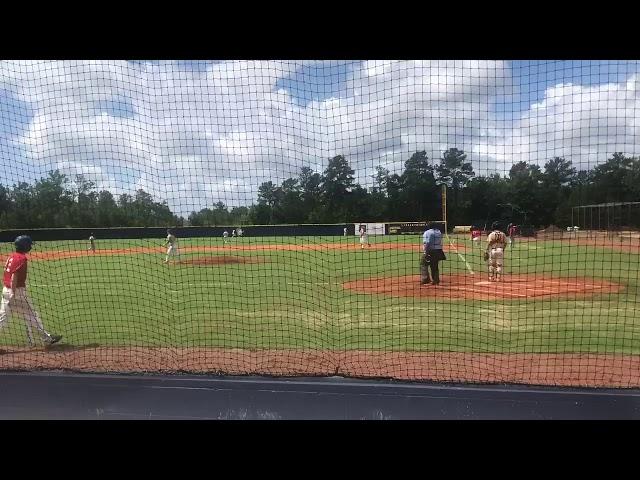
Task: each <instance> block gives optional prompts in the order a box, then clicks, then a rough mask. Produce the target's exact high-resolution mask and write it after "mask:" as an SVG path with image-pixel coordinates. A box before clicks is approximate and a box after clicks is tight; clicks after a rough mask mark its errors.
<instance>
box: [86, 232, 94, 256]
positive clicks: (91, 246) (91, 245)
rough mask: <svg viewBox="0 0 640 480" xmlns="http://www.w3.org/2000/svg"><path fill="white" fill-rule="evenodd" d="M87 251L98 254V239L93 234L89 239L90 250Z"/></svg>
mask: <svg viewBox="0 0 640 480" xmlns="http://www.w3.org/2000/svg"><path fill="white" fill-rule="evenodd" d="M87 251H88V252H93V253H96V237H94V236H93V233H92V234H91V236H90V237H89V248H88V249H87Z"/></svg>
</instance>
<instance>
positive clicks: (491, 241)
mask: <svg viewBox="0 0 640 480" xmlns="http://www.w3.org/2000/svg"><path fill="white" fill-rule="evenodd" d="M491 228H492V230H493V231H492V232H491V233H490V234H489V236H488V237H487V248H486V250H485V252H484V259H485V261H488V262H489V280H490V281H491V282H496V281H500V280H501V277H502V264H503V261H504V250H505V248H507V236H506V235H505V234H504V233H503V232H501V231H500V229H499V225H498V222H493V224H492V225H491Z"/></svg>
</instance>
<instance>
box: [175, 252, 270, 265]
mask: <svg viewBox="0 0 640 480" xmlns="http://www.w3.org/2000/svg"><path fill="white" fill-rule="evenodd" d="M265 261H266V260H265V259H264V258H256V257H234V256H229V255H217V256H215V257H197V258H188V259H184V260H180V261H179V262H178V264H179V265H200V266H210V265H238V264H239V265H242V264H246V263H264V262H265Z"/></svg>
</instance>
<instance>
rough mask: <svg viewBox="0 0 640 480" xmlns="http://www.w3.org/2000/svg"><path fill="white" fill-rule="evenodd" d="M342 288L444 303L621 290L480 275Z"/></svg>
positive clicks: (584, 281) (583, 281)
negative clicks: (425, 282)
mask: <svg viewBox="0 0 640 480" xmlns="http://www.w3.org/2000/svg"><path fill="white" fill-rule="evenodd" d="M343 287H344V288H346V289H349V290H353V291H356V292H358V293H374V294H382V295H389V296H392V297H416V298H441V299H446V300H457V299H470V300H497V299H512V300H526V299H535V298H579V297H588V296H592V295H597V294H605V293H618V292H620V291H622V289H623V288H624V287H623V286H622V285H620V284H617V283H613V282H608V281H606V280H596V279H592V278H551V277H544V276H541V275H506V276H505V277H504V278H503V280H502V281H501V282H489V281H488V279H487V277H486V275H480V274H476V275H467V274H455V275H444V276H443V277H442V279H441V283H440V285H438V286H433V285H420V276H419V275H407V276H403V277H386V278H385V277H378V278H367V279H362V280H354V281H351V282H346V283H344V284H343Z"/></svg>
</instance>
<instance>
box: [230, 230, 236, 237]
mask: <svg viewBox="0 0 640 480" xmlns="http://www.w3.org/2000/svg"><path fill="white" fill-rule="evenodd" d="M231 236H232V237H233V238H236V229H235V228H234V229H233V231H232V232H231Z"/></svg>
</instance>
